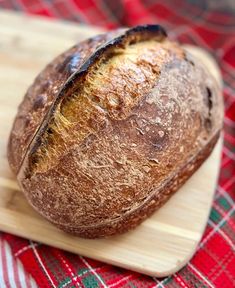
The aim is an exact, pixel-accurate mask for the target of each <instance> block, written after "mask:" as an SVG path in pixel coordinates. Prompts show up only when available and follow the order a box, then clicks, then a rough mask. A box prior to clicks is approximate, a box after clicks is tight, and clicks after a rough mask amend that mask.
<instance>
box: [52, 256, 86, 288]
mask: <svg viewBox="0 0 235 288" xmlns="http://www.w3.org/2000/svg"><path fill="white" fill-rule="evenodd" d="M57 256H58V257H59V258H60V260H61V261H62V262H63V263H64V265H65V267H66V268H67V270H68V272H69V274H70V276H71V282H73V284H74V285H77V287H81V285H80V283H79V282H78V276H77V275H75V274H74V273H73V271H72V269H71V267H70V266H69V264H68V263H67V262H66V261H65V259H64V257H63V256H62V255H61V254H60V252H59V250H58V251H57ZM66 284H67V283H66Z"/></svg>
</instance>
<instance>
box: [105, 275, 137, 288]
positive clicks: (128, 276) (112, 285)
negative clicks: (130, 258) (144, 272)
mask: <svg viewBox="0 0 235 288" xmlns="http://www.w3.org/2000/svg"><path fill="white" fill-rule="evenodd" d="M133 276H134V275H133V274H130V275H127V276H125V277H123V278H121V279H120V280H118V281H117V282H115V283H113V284H110V285H109V286H108V287H109V288H110V287H115V286H116V285H119V284H120V283H122V282H123V281H126V280H128V279H130V278H132V277H133Z"/></svg>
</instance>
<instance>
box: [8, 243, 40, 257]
mask: <svg viewBox="0 0 235 288" xmlns="http://www.w3.org/2000/svg"><path fill="white" fill-rule="evenodd" d="M32 245H34V247H37V246H39V245H40V244H39V243H36V242H35V243H34V244H30V245H28V246H25V247H23V248H21V249H19V250H18V251H17V252H16V253H15V254H14V256H15V257H18V256H19V255H20V254H22V253H24V252H25V251H27V250H29V249H32Z"/></svg>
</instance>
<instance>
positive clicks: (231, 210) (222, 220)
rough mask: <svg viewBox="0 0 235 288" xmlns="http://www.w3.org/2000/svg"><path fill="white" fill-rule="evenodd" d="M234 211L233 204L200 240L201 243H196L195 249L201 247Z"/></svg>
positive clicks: (234, 206)
mask: <svg viewBox="0 0 235 288" xmlns="http://www.w3.org/2000/svg"><path fill="white" fill-rule="evenodd" d="M234 211H235V204H234V205H233V206H232V207H231V209H230V210H229V211H228V213H227V214H226V215H225V217H224V218H223V219H221V220H220V222H219V223H218V224H217V225H215V227H214V229H213V230H211V232H210V233H209V234H208V235H207V236H206V237H205V238H204V239H203V241H201V243H200V244H199V245H198V247H197V250H199V249H201V248H202V247H203V246H204V245H205V243H206V242H208V240H209V239H210V238H211V237H212V236H213V235H214V234H215V233H216V232H217V231H218V230H219V229H220V228H221V226H222V225H223V224H224V223H225V222H226V221H227V220H228V219H229V217H230V216H231V215H232V213H233V212H234Z"/></svg>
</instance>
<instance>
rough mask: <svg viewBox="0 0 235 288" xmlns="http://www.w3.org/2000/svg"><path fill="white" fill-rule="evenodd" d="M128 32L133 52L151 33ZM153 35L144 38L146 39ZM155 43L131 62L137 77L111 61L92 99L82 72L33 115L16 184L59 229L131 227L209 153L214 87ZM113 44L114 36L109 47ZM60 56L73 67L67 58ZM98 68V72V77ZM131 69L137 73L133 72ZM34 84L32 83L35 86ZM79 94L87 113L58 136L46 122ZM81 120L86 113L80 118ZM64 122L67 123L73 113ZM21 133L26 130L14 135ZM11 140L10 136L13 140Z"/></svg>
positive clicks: (200, 70) (170, 47) (217, 115)
mask: <svg viewBox="0 0 235 288" xmlns="http://www.w3.org/2000/svg"><path fill="white" fill-rule="evenodd" d="M128 33H129V34H128ZM128 33H127V35H124V38H123V39H124V40H128V37H130V35H131V37H132V38H131V41H129V42H128V41H127V43H128V44H127V45H133V43H132V42H133V41H136V42H137V43H138V42H141V33H148V27H145V28H142V32H141V33H139V32H138V33H136V34H135V33H132V30H131V32H128ZM131 33H132V34H131ZM154 33H156V34H157V33H159V31H158V32H154ZM154 33H153V31H151V33H150V36H149V38H150V40H151V39H152V38H153V35H152V34H154ZM160 34H161V33H160ZM133 35H134V36H133ZM157 35H158V34H157ZM161 36H162V37H160V38H159V39H158V40H156V41H157V42H158V44H157V45H156V49H157V50H156V51H155V52H154V53H155V54H152V56H151V53H152V52H151V51H148V52H146V54H145V52H144V50H143V52H142V53H140V55H139V56H138V59H137V60H134V61H137V62H136V63H137V66H136V67H134V66H132V65H130V66H131V67H132V69H134V70H128V69H127V71H126V73H123V71H125V70H123V69H124V68H125V65H121V67H120V68H119V67H118V69H117V71H119V72H120V73H119V72H118V73H117V71H116V70H115V69H116V68H115V65H114V63H113V62H112V61H110V65H111V66H110V69H111V70H110V72H109V73H108V75H106V74H105V75H104V81H103V80H102V77H103V76H102V77H101V80H100V81H99V82H98V84H97V85H96V86H95V89H93V90H89V91H91V93H90V94H89V93H88V94H89V95H86V94H84V95H85V96H82V95H83V94H82V93H84V91H82V89H81V87H83V86H85V85H86V83H88V82H89V80H90V79H91V81H92V83H94V81H95V79H97V78H96V77H98V74H97V76H96V77H95V78H94V79H93V78H92V77H90V76H89V74H87V75H86V76H85V77H84V78H81V77H83V75H82V76H80V75H79V74H78V76H79V77H77V78H76V77H73V76H72V77H73V81H72V82H71V83H69V82H68V83H67V84H66V85H67V86H66V85H63V84H62V82H61V86H62V89H63V86H64V87H65V89H64V91H63V93H62V94H61V95H60V94H58V95H57V96H56V95H55V94H54V96H53V97H54V102H53V103H50V104H48V105H49V106H50V111H49V112H48V113H47V115H46V110H45V111H44V115H45V117H42V115H41V116H40V115H39V114H38V118H37V125H35V126H34V131H35V130H36V129H38V131H37V133H36V135H35V137H34V139H33V140H32V141H28V142H27V145H28V149H27V151H25V150H23V149H22V150H20V151H19V150H18V151H17V153H22V155H20V156H17V155H16V157H21V158H19V159H23V158H24V161H23V165H22V166H21V169H20V173H19V174H18V180H19V183H20V185H21V187H22V189H23V191H24V193H25V195H26V197H27V199H28V200H29V202H30V203H31V205H32V206H33V207H34V208H35V209H37V210H38V211H39V213H41V214H42V215H43V216H45V217H46V218H47V219H49V220H50V221H51V222H53V223H54V224H56V225H57V226H58V227H60V228H61V229H63V230H65V231H68V232H70V233H73V234H77V235H80V236H83V237H89V238H94V237H103V236H108V235H113V234H117V233H121V232H124V231H127V230H129V229H132V228H134V227H135V226H136V225H138V224H139V223H140V222H141V221H143V220H144V219H145V218H146V217H147V216H149V215H150V214H151V213H152V212H154V211H155V210H156V209H157V208H159V207H160V206H161V205H162V204H163V203H164V202H165V201H167V199H168V198H169V197H170V196H171V195H172V193H173V192H175V191H176V190H177V189H178V188H179V187H180V186H181V185H182V184H183V183H184V182H185V181H186V180H187V179H188V178H189V177H190V175H192V173H193V172H194V171H195V170H196V169H197V168H198V167H199V166H200V165H201V163H202V162H203V161H204V160H205V159H206V158H207V157H208V155H209V154H210V152H211V151H212V149H213V147H214V145H215V143H216V141H217V139H218V136H219V131H220V129H221V126H222V116H223V112H222V107H223V105H222V98H221V95H220V91H219V88H218V86H217V84H216V83H215V80H214V79H213V78H212V76H211V75H209V73H208V72H207V71H206V70H205V69H204V67H202V66H201V65H200V64H199V63H198V60H196V59H194V58H193V57H192V56H190V55H189V54H187V53H186V52H185V51H184V50H183V49H182V48H181V47H180V46H179V45H177V44H175V43H172V42H169V41H168V40H167V39H165V35H161ZM105 37H109V36H105ZM112 37H113V35H112ZM112 37H111V38H112ZM106 39H107V38H106ZM136 39H137V40H136ZM144 39H145V40H144V41H146V37H144ZM96 41H97V40H94V42H96ZM130 42H131V43H130ZM85 43H86V42H85ZM114 43H116V42H115V38H114V39H113V40H111V45H110V47H111V48H112V47H113V46H112V45H114ZM124 43H125V41H124ZM121 44H122V45H119V46H118V51H117V53H116V51H113V50H112V53H109V54H108V57H109V58H108V60H107V58H104V60H105V61H103V62H102V63H101V65H107V63H109V62H108V61H109V59H111V60H112V59H113V58H112V57H114V54H115V57H118V53H123V51H125V49H127V48H126V47H125V45H124V44H123V43H121ZM83 45H84V44H83ZM147 46H148V45H147ZM77 47H80V46H79V44H78V46H77ZM92 47H95V44H94V46H92ZM134 47H135V46H134ZM83 48H84V47H82V48H79V49H83ZM108 48H109V47H108ZM147 48H148V47H147ZM77 49H78V48H77ZM123 49H124V50H123ZM106 50H107V49H106ZM106 50H104V51H102V54H101V55H99V57H100V58H102V57H103V54H105V53H107V51H106ZM128 51H129V50H128ZM109 52H110V51H109ZM113 52H115V53H113ZM150 52H151V53H150ZM67 53H68V54H66V59H67V60H68V62H67V63H70V62H71V59H73V53H74V51H73V50H70V52H67ZM136 53H137V51H136ZM138 53H139V52H138ZM92 57H93V56H92ZM151 57H152V58H151ZM58 59H59V58H58ZM69 59H70V60H69ZM114 59H115V58H114ZM56 61H57V60H55V62H56ZM64 61H66V60H64ZM138 61H139V62H138ZM53 65H57V64H56V63H54V64H52V67H53ZM67 65H69V64H67ZM133 65H134V63H133ZM90 66H91V65H90ZM100 67H102V66H100ZM100 67H98V68H97V67H96V69H97V71H99V69H100ZM114 68H115V69H114ZM48 69H49V68H48ZM91 69H92V66H91V67H90V70H91ZM135 69H137V70H138V71H139V69H140V71H139V72H138V73H135ZM49 70H50V69H49ZM88 70H89V69H88ZM113 70H114V72H113ZM104 71H106V70H104ZM53 73H54V72H53ZM53 73H52V74H53ZM62 73H67V72H66V71H65V72H62ZM105 73H106V72H105ZM141 73H144V74H143V75H145V76H143V78H141V75H142V74H141ZM75 74H76V72H75ZM53 75H54V74H53ZM75 76H76V75H75ZM88 76H89V77H88ZM106 76H107V77H106ZM54 77H55V76H54ZM106 78H107V82H105V79H106ZM63 79H66V77H65V78H63ZM108 82H110V83H108ZM35 83H36V84H34V85H36V86H37V83H38V80H36V82H35ZM63 83H64V82H63ZM99 83H102V84H100V85H99ZM81 84H82V85H81ZM39 85H40V83H39ZM110 85H111V86H110ZM140 85H141V87H140ZM109 86H110V87H111V88H112V89H111V88H108V87H109ZM119 86H120V87H119ZM67 87H68V88H67ZM78 87H80V88H79V90H78V91H79V93H80V98H75V100H76V99H77V100H76V101H81V99H82V97H85V98H84V99H85V101H87V102H84V101H83V102H81V104H82V105H84V103H85V106H84V107H83V108H84V109H83V110H81V111H80V110H78V111H79V112H80V113H79V115H78V116H77V117H78V118H77V119H78V120H79V121H78V123H75V124H73V123H69V126H65V127H61V129H60V130H59V132H60V134H61V135H62V136H63V135H64V136H63V137H62V136H61V135H59V132H58V127H57V126H56V125H58V123H61V125H63V123H64V122H58V121H59V120H60V118H58V119H57V120H58V121H57V122H56V123H57V124H56V125H55V123H54V122H53V121H54V120H55V119H56V118H57V115H58V113H59V114H60V113H63V109H61V106H63V105H66V104H65V103H66V101H70V100H69V99H70V97H71V95H72V94H75V96H76V95H77V94H78V95H79V93H78V91H77V90H76V89H77V88H78ZM119 88H120V89H119ZM145 88H146V89H145ZM122 90H123V91H125V93H122ZM115 91H116V92H117V91H118V92H117V93H116V92H115ZM135 91H138V93H135ZM114 92H115V93H116V94H118V96H120V97H119V98H118V101H117V99H116V100H115V101H114V102H115V103H114V106H112V105H111V104H110V103H112V101H111V102H110V99H109V95H110V94H111V93H114ZM48 93H49V94H50V93H51V92H50V90H48ZM76 93H77V94H76ZM29 94H30V92H29ZM122 94H123V95H122ZM135 94H136V95H135ZM105 95H107V96H105ZM130 95H131V97H130V101H127V100H128V99H129V98H128V97H129V96H130ZM111 100H112V99H111ZM51 101H53V100H51ZM102 101H103V102H102ZM116 102H117V103H118V104H117V103H116ZM76 103H77V102H76ZM24 105H25V104H22V106H23V107H24ZM110 105H111V106H110ZM67 107H70V106H67ZM78 108H79V107H78ZM86 108H87V109H88V112H86V111H85V110H86ZM21 109H22V108H21ZM47 110H48V109H47ZM64 110H65V111H66V109H64ZM19 113H20V112H19ZM86 113H87V115H88V116H87V117H85V118H84V117H82V116H83V115H86ZM65 115H67V114H66V113H65V112H64V114H63V117H64V116H65ZM67 116H69V117H70V118H71V115H70V114H68V115H67ZM40 117H42V118H40ZM71 119H72V120H73V121H74V118H73V117H72V118H71ZM71 119H70V120H71ZM67 120H68V119H67V118H66V121H67ZM16 121H17V120H16ZM63 121H64V120H63ZM66 123H67V122H66ZM53 125H54V126H53ZM66 125H67V124H66ZM39 126H40V127H39ZM55 126H56V129H55ZM68 127H69V129H68ZM62 128H63V129H62ZM53 129H54V130H53ZM48 131H50V134H48ZM67 132H68V133H67ZM24 135H25V131H24V132H23V133H22V135H21V136H23V137H25V136H24ZM81 135H82V137H81ZM53 137H54V138H53ZM61 137H62V138H61ZM76 137H77V138H76ZM14 138H15V134H14V133H13V135H12V140H11V141H14ZM55 139H56V141H55ZM29 142H31V143H30V145H29ZM57 144H58V145H57ZM56 145H57V146H56ZM10 147H11V146H10ZM42 147H43V149H42ZM24 149H26V146H24ZM23 151H24V152H23ZM12 153H13V152H12V151H10V154H12ZM14 153H15V152H14ZM10 159H11V156H10ZM18 168H19V167H18Z"/></svg>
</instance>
